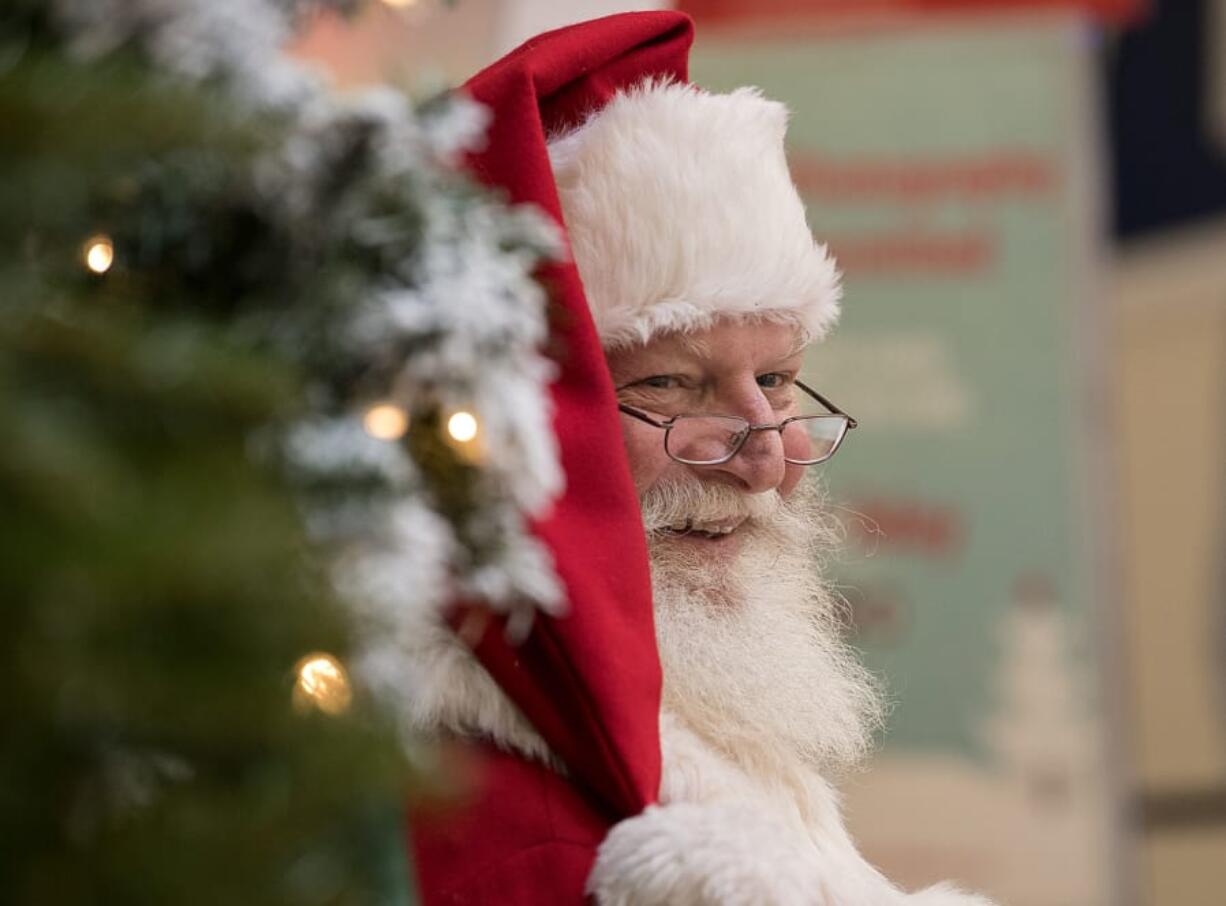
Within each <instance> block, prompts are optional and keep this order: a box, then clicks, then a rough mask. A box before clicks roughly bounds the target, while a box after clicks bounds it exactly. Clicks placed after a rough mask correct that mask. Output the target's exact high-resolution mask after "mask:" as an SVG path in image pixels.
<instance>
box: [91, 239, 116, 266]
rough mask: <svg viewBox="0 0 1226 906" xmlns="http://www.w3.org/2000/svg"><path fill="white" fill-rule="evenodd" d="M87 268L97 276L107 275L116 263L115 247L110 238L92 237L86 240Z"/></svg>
mask: <svg viewBox="0 0 1226 906" xmlns="http://www.w3.org/2000/svg"><path fill="white" fill-rule="evenodd" d="M84 255H85V266H86V267H88V268H89V269H90V270H91V271H93V272H94V273H95V274H105V273H106V272H107V271H109V270H110V269H111V265H112V264H114V263H115V245H114V244H113V243H112V242H111V237H110V236H103V235H98V236H91V237H89V238H88V239H86V240H85V246H84Z"/></svg>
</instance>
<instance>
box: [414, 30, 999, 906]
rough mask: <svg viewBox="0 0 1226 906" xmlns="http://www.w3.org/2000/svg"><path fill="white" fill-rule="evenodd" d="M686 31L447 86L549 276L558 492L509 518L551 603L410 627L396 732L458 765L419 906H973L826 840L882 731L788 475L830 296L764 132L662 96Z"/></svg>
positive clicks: (808, 443)
mask: <svg viewBox="0 0 1226 906" xmlns="http://www.w3.org/2000/svg"><path fill="white" fill-rule="evenodd" d="M690 28H691V26H690V23H689V20H688V19H686V18H685V17H684V16H681V15H678V14H673V13H651V14H627V15H624V16H616V17H612V18H609V19H604V20H597V21H595V22H591V23H585V24H583V25H580V26H576V27H574V28H570V29H564V30H562V31H559V32H554V33H551V34H549V35H544V36H541V37H540V38H537V39H534V40H533V41H531V42H529V43H528V44H526V45H524V47H521V48H520V49H519V50H518V51H516V52H514V53H513V54H511V55H510V56H509V57H507V58H505V59H504V60H502V61H499V63H497V64H495V65H494V66H493V67H491V68H490V69H488V70H486V71H485V72H483V73H482V74H481V75H479V76H477V77H476V78H475V79H474V80H472V81H471V82H470V83H469V86H468V88H469V90H470V91H471V92H472V94H473V95H474V96H475V97H476V98H477V99H478V100H480V101H483V102H484V103H486V104H487V105H488V106H490V107H491V109H492V110H493V112H494V116H495V119H494V123H493V126H492V129H491V133H490V143H489V147H488V148H487V149H486V150H485V151H484V152H483V154H481V155H478V156H476V157H475V158H474V160H473V161H472V165H473V169H474V171H475V172H476V173H477V174H478V176H480V177H481V178H483V179H485V180H486V181H487V182H489V183H491V184H495V185H499V186H501V187H503V188H504V189H506V190H507V191H508V192H509V193H510V195H511V197H512V199H513V200H515V201H531V202H534V203H536V204H539V205H541V206H542V207H544V208H545V209H546V210H547V211H548V212H550V213H551V214H552V215H553V216H554V217H555V218H556V219H557V220H558V222H559V224H561V225H562V226H563V227H564V230H565V233H566V236H567V238H568V241H569V246H570V249H571V252H572V256H573V260H572V261H571V262H569V263H567V264H565V265H559V266H557V267H555V268H553V269H552V270H551V271H550V272H548V273H546V274H544V275H543V277H544V279H545V280H546V282H547V283H548V285H550V286H551V288H552V289H553V293H554V296H555V297H556V299H557V301H558V305H559V312H558V314H557V316H556V317H555V319H554V320H555V328H554V339H555V340H556V344H555V346H556V349H555V351H554V353H555V355H556V357H557V361H558V365H559V378H558V381H557V383H556V385H555V387H554V402H555V405H556V407H557V420H556V425H557V433H558V440H559V443H560V446H561V449H562V455H563V463H564V466H565V467H566V469H567V478H568V487H567V492H566V495H565V496H564V498H563V499H562V500H560V501H559V503H558V506H557V508H556V510H555V511H554V513H552V514H551V515H550V517H549V518H548V519H546V520H544V521H542V523H541V524H540V525H539V527H538V531H539V534H540V536H541V537H542V538H543V539H544V540H545V541H546V543H548V544H549V545H550V547H551V549H552V551H553V553H554V556H555V559H556V562H557V567H558V573H559V576H560V577H561V579H562V580H563V582H564V584H565V585H566V587H567V591H568V597H569V608H568V612H567V614H566V615H565V616H562V617H558V618H542V619H541V620H539V621H538V623H537V625H536V626H535V627H534V629H533V631H532V633H531V635H530V636H529V637H528V639H527V640H526V641H524V642H521V643H517V644H512V643H511V642H509V641H508V640H507V639H506V637H505V635H504V634H502V633H499V632H497V631H496V626H486V627H485V632H484V633H483V635H482V636H481V637H480V638H477V639H469V640H468V641H467V642H461V641H460V638H459V635H460V634H456V633H453V632H451V630H450V629H445V628H442V627H434V628H432V629H429V630H423V633H422V635H421V639H420V643H419V645H418V646H417V648H416V649H415V650H414V651H412V652H411V653H410V654H411V656H412V657H413V658H414V659H415V663H416V664H417V665H418V667H419V673H420V676H421V677H422V681H421V683H420V688H419V689H417V690H416V706H415V707H416V712H415V717H416V719H417V721H418V723H419V725H421V726H422V727H423V728H428V729H430V730H433V731H436V732H442V733H447V734H450V735H451V736H452V737H453V738H457V739H462V740H465V745H467V746H468V747H469V749H470V752H471V753H472V754H473V757H475V758H476V759H477V760H478V761H479V762H480V764H481V767H482V769H481V773H480V778H481V779H480V781H479V783H478V787H477V790H476V791H475V793H474V795H473V797H472V798H471V799H470V800H469V801H467V802H466V803H465V804H464V805H463V806H462V807H461V808H460V809H458V810H456V811H453V812H451V813H448V814H445V815H441V816H440V815H437V814H435V815H430V816H423V815H417V816H414V817H413V819H412V820H411V833H412V835H413V843H414V856H415V864H416V870H417V875H418V878H419V882H420V886H421V892H422V897H423V900H424V902H425V903H427V904H433V903H525V904H526V903H533V904H563V903H578V902H582V901H583V900H584V898H585V897H591V898H594V900H595V901H596V902H597V903H602V904H661V906H663V904H746V906H749V904H789V906H790V904H814V906H819V904H820V906H890V904H899V906H902V904H928V906H972V904H980V906H982V904H984V903H986V901H985V900H983V899H982V898H979V897H976V896H972V895H968V894H964V893H961V892H958V891H957V890H956V889H954V888H952V887H950V886H947V885H940V886H937V887H934V888H929V889H928V890H925V891H922V892H919V893H915V894H908V893H904V892H903V891H901V890H900V889H898V888H897V887H895V886H894V885H893V884H891V883H890V882H889V881H888V880H887V879H886V878H885V877H883V876H882V875H881V874H880V873H879V872H878V871H876V870H875V869H874V868H873V867H872V866H871V865H869V864H868V863H867V862H866V861H865V860H864V859H863V858H862V857H861V855H860V854H859V853H858V851H857V850H856V847H855V846H854V844H853V842H852V840H851V839H850V837H849V836H848V834H847V832H846V830H845V829H844V826H843V822H842V819H841V816H840V811H839V800H838V795H837V793H836V792H835V789H834V787H833V786H832V780H834V779H836V778H837V777H838V776H839V775H840V774H841V773H842V772H843V771H845V770H846V769H847V768H849V767H850V766H853V765H855V764H856V763H857V762H858V761H859V760H860V759H861V758H862V757H863V756H864V754H865V753H866V751H867V749H868V746H869V740H870V737H871V733H872V731H873V730H874V728H876V727H877V726H878V724H879V722H880V717H881V709H880V705H879V698H878V694H877V690H876V687H875V683H874V682H873V679H872V678H871V676H870V675H869V674H868V673H867V672H866V671H865V670H864V668H863V667H862V666H861V665H860V663H859V662H858V660H857V659H856V657H855V656H854V655H853V653H852V651H851V650H850V649H849V648H848V647H847V646H846V644H845V642H844V640H843V638H842V621H841V620H840V618H839V612H838V611H839V607H838V603H837V598H836V597H835V595H833V594H832V592H831V590H830V587H829V586H828V584H827V583H826V582H825V581H824V580H823V578H822V574H821V564H822V561H823V555H824V553H825V552H826V551H827V550H829V549H830V548H831V547H832V546H833V545H834V544H835V543H836V541H837V531H836V529H835V526H834V523H833V522H832V520H831V519H830V518H829V517H828V516H826V515H825V514H824V513H823V509H822V502H821V499H820V494H819V492H818V489H817V484H816V483H815V481H814V480H813V479H814V476H813V471H814V470H812V469H811V467H812V466H814V465H817V464H819V463H822V462H825V461H826V460H828V459H829V458H830V457H831V456H833V455H834V454H835V452H836V451H837V450H838V449H839V448H840V446H841V444H842V443H843V441H844V439H845V437H846V436H847V434H848V432H849V431H850V430H851V429H852V428H854V427H855V425H856V423H855V420H854V419H853V418H851V417H850V416H849V415H847V414H846V413H844V412H843V411H842V410H840V409H839V408H838V406H837V405H836V404H835V403H833V402H831V401H830V400H828V399H826V398H825V397H824V396H822V395H821V394H820V393H819V392H818V391H817V390H815V389H814V388H812V387H809V386H807V385H806V384H804V383H803V382H802V381H801V380H800V377H799V374H800V371H801V366H802V362H803V357H804V352H805V349H806V347H807V346H808V345H809V344H811V343H814V342H817V341H818V340H820V339H821V338H822V337H823V336H824V335H825V334H826V332H827V331H828V330H829V328H830V327H831V325H832V324H833V323H834V321H835V319H836V317H837V314H838V305H839V275H838V271H837V269H836V266H835V263H834V261H833V260H832V259H831V258H830V256H829V255H828V254H827V252H826V249H825V248H824V247H823V246H822V245H820V244H819V243H817V242H815V241H814V239H813V237H812V236H811V234H810V232H809V229H808V227H807V225H806V222H805V212H804V208H803V205H802V203H801V200H800V198H799V196H798V195H797V192H796V189H795V187H794V186H793V183H792V181H791V178H790V176H789V174H788V169H787V163H786V160H785V155H784V144H783V141H784V132H785V128H786V122H787V112H786V110H785V109H784V108H783V107H782V106H781V105H780V104H778V103H775V102H773V101H770V100H767V99H765V98H763V97H762V96H761V95H760V94H759V93H758V92H756V91H755V90H753V89H741V90H739V91H735V92H733V93H731V94H726V95H725V94H712V93H708V92H705V91H702V90H700V89H699V88H697V87H694V86H693V85H690V84H688V82H687V81H686V72H685V58H686V53H687V51H688V47H689V42H690V37H691V32H690ZM474 612H479V611H477V610H474V609H473V608H458V610H457V613H456V615H455V618H454V621H453V624H452V625H454V626H460V625H468V626H470V627H471V626H472V625H474V624H473V622H472V620H471V619H470V617H471V614H472V613H474Z"/></svg>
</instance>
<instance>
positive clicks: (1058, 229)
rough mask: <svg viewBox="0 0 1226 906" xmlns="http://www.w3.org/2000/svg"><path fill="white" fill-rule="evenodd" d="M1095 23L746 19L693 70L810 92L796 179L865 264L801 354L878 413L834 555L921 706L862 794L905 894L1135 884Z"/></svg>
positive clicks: (896, 676) (867, 838)
mask: <svg viewBox="0 0 1226 906" xmlns="http://www.w3.org/2000/svg"><path fill="white" fill-rule="evenodd" d="M1091 38H1092V35H1091V33H1090V32H1089V30H1088V29H1087V28H1086V27H1085V23H1084V19H1082V18H1081V17H1080V16H1079V15H1077V14H1074V13H1068V12H1067V11H1054V12H1045V13H1042V14H1039V15H1037V16H1029V17H1025V18H1018V17H1016V16H1011V17H1010V19H1009V21H1007V22H1000V21H981V20H973V21H957V22H951V21H942V22H938V23H936V24H932V25H925V26H917V25H912V26H909V27H907V28H906V29H897V28H883V29H879V30H872V31H854V32H840V33H837V34H833V35H825V36H823V35H820V34H816V35H801V36H797V35H796V34H795V33H794V32H790V33H780V34H778V35H777V36H775V37H772V36H770V35H768V34H764V33H756V34H755V35H754V36H752V37H739V36H737V35H736V34H735V33H734V32H732V31H730V30H729V31H721V32H720V38H719V40H716V41H713V40H711V39H710V36H708V39H707V40H705V41H703V42H700V43H699V44H698V45H696V49H695V57H694V59H693V66H692V72H693V76H694V77H695V79H696V80H697V81H698V82H700V83H701V84H703V85H706V86H709V87H712V88H715V89H725V90H726V89H731V88H732V87H734V86H738V85H744V84H755V85H758V86H760V87H761V88H762V90H763V92H764V93H765V94H766V95H767V96H768V97H771V98H777V99H779V100H782V101H783V102H785V103H786V104H787V105H788V107H789V108H790V109H791V111H792V121H791V126H790V129H789V154H790V156H791V159H792V169H793V174H794V176H795V178H796V181H797V183H798V185H799V187H800V189H801V192H802V194H803V195H804V196H805V198H806V201H807V203H808V205H809V215H810V221H811V224H812V226H813V229H814V233H815V234H816V235H817V236H819V237H821V238H822V239H823V241H826V242H828V243H829V244H830V246H831V249H832V251H833V253H834V255H835V257H836V258H837V259H838V260H839V262H840V264H841V265H842V267H843V269H844V271H845V289H846V300H845V314H844V317H843V320H842V323H841V324H840V327H839V329H838V330H837V331H836V332H835V335H834V337H833V338H832V339H830V340H829V341H827V342H826V343H823V344H821V345H820V346H817V347H815V348H814V349H813V350H812V352H811V354H810V360H809V362H808V364H807V371H808V374H809V376H810V378H811V379H812V380H813V381H814V382H815V383H816V386H817V387H818V388H819V389H820V390H821V392H822V393H824V394H826V395H828V396H829V397H830V398H831V399H834V400H837V401H838V403H839V405H840V406H842V407H844V408H846V409H847V411H849V412H851V413H852V414H853V415H855V416H856V417H857V418H859V419H861V428H860V429H859V430H857V431H856V432H855V435H854V437H853V438H852V439H851V447H852V449H850V450H849V451H848V452H849V453H850V455H848V456H846V457H845V458H843V459H841V460H840V461H838V462H837V463H836V462H832V463H831V465H830V467H829V469H828V471H827V474H826V477H827V479H828V482H829V484H830V486H831V496H832V498H833V499H834V500H835V501H836V503H837V504H839V505H843V506H846V507H847V510H846V511H845V513H844V515H845V521H846V524H847V525H848V528H849V535H850V540H851V542H852V544H851V546H850V549H851V551H852V552H853V553H852V555H851V556H850V557H849V559H848V561H847V562H845V563H843V564H841V565H840V567H839V568H838V570H837V573H838V579H839V580H840V583H841V587H842V590H843V592H844V594H845V595H846V596H847V597H848V599H849V601H850V603H851V604H852V607H853V609H854V616H855V623H856V626H857V629H858V632H859V638H860V640H861V642H862V645H863V647H864V649H865V651H866V654H867V656H868V658H869V661H870V663H871V665H872V666H874V667H875V668H877V669H878V670H879V671H880V672H882V673H883V674H885V676H886V677H887V680H888V684H889V688H890V690H891V692H892V694H893V695H894V697H895V700H896V701H897V703H898V707H897V709H896V711H895V713H894V714H893V715H892V716H891V719H890V722H889V730H888V733H887V734H886V736H885V740H884V745H883V748H882V750H881V753H880V755H879V756H878V757H877V759H876V761H875V763H874V764H873V765H872V766H871V768H870V769H869V771H868V773H867V774H866V775H864V776H863V777H856V778H853V779H852V780H851V782H850V783H849V784H848V785H847V792H848V796H849V800H848V814H849V817H850V820H851V822H852V825H853V831H854V832H855V834H856V836H857V838H858V839H859V840H860V841H861V844H862V846H863V847H864V849H865V851H866V853H867V854H868V856H869V857H870V859H871V860H872V861H874V862H875V863H877V864H879V865H880V866H881V867H882V868H883V869H884V871H885V872H886V874H887V875H889V876H890V877H893V878H897V879H899V880H900V881H902V882H903V883H904V884H906V885H907V886H909V887H918V886H921V885H925V884H929V883H933V882H935V881H938V880H940V879H941V878H945V877H953V878H956V879H958V880H959V881H962V882H964V883H965V884H966V885H967V886H969V887H970V888H972V889H975V890H981V891H984V892H985V893H988V894H990V895H992V896H994V897H995V898H998V899H999V900H1000V902H1002V903H1008V904H1011V906H1067V904H1078V906H1099V904H1101V906H1108V904H1110V906H1116V904H1119V903H1120V902H1121V899H1120V896H1119V894H1118V891H1117V890H1116V887H1117V885H1116V883H1115V879H1114V877H1113V874H1112V865H1113V860H1112V856H1113V852H1114V850H1115V840H1114V838H1113V836H1112V829H1113V828H1114V827H1115V826H1116V824H1115V822H1114V821H1113V820H1112V819H1113V811H1114V810H1115V809H1116V808H1117V807H1118V805H1119V803H1120V802H1121V797H1120V794H1119V791H1118V786H1116V785H1115V784H1113V782H1112V781H1113V777H1114V775H1115V772H1114V770H1113V765H1112V762H1111V760H1110V759H1109V758H1108V757H1107V753H1108V752H1109V751H1110V749H1111V746H1110V744H1109V743H1108V740H1107V730H1108V729H1109V728H1108V727H1106V726H1105V725H1104V721H1103V718H1102V714H1103V713H1104V712H1103V709H1102V707H1101V698H1100V696H1101V690H1102V688H1103V683H1102V679H1103V677H1102V670H1101V667H1102V665H1103V664H1104V662H1103V661H1102V660H1101V657H1102V655H1103V646H1102V644H1101V643H1102V640H1104V639H1112V638H1116V637H1117V636H1118V632H1117V631H1116V627H1114V626H1104V624H1103V620H1104V619H1105V617H1104V615H1103V613H1102V612H1101V611H1100V609H1099V608H1098V605H1099V604H1100V603H1102V595H1103V593H1104V589H1103V587H1102V584H1101V582H1100V580H1101V578H1102V574H1101V569H1100V568H1101V567H1102V565H1103V561H1102V556H1101V554H1102V551H1103V544H1102V539H1103V537H1104V535H1103V525H1102V524H1101V521H1100V520H1099V518H1098V514H1099V511H1098V510H1097V509H1096V507H1097V505H1098V504H1100V503H1101V502H1102V498H1103V496H1104V493H1103V492H1105V491H1106V488H1105V487H1104V486H1103V485H1102V484H1101V482H1099V481H1098V480H1097V479H1096V476H1101V475H1102V472H1101V470H1100V469H1098V468H1097V466H1096V465H1095V464H1097V463H1101V462H1102V461H1103V457H1102V452H1103V449H1104V448H1105V447H1106V443H1107V442H1106V439H1105V438H1104V437H1103V435H1102V431H1101V428H1102V422H1101V420H1100V419H1097V418H1095V416H1094V413H1095V412H1096V411H1097V412H1101V410H1102V408H1103V405H1102V404H1103V399H1102V397H1101V395H1100V396H1097V397H1096V396H1095V392H1096V391H1098V390H1100V389H1101V377H1102V375H1101V361H1102V359H1101V355H1100V354H1099V353H1100V345H1101V339H1102V337H1103V335H1104V327H1105V320H1106V314H1105V310H1104V308H1103V306H1102V305H1101V304H1100V302H1101V300H1100V299H1099V298H1098V296H1097V294H1096V292H1095V287H1096V286H1097V285H1098V284H1099V283H1100V277H1101V267H1102V255H1101V254H1100V249H1099V246H1098V242H1099V237H1100V236H1101V235H1102V232H1103V230H1102V221H1103V218H1102V217H1100V213H1099V212H1100V205H1099V199H1098V195H1097V192H1096V189H1097V185H1096V183H1095V181H1094V178H1093V173H1094V170H1093V166H1094V164H1095V162H1096V161H1097V159H1098V155H1097V150H1098V148H1097V144H1096V142H1097V140H1098V137H1099V134H1098V132H1097V131H1096V130H1095V128H1094V126H1095V124H1096V123H1097V119H1096V108H1095V98H1094V93H1093V91H1092V87H1093V76H1094V70H1093V66H1092V62H1093V61H1092V57H1091V54H1090V50H1091V48H1092V42H1091ZM1110 619H1112V620H1118V614H1114V613H1113V614H1112V615H1111V617H1110ZM1037 866H1042V868H1041V870H1037Z"/></svg>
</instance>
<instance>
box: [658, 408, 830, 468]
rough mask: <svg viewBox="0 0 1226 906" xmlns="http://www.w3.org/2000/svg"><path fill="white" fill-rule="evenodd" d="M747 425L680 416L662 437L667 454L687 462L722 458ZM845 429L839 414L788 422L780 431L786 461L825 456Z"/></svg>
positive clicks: (816, 459)
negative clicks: (665, 435) (664, 437)
mask: <svg viewBox="0 0 1226 906" xmlns="http://www.w3.org/2000/svg"><path fill="white" fill-rule="evenodd" d="M748 430H749V428H748V426H747V425H746V423H745V421H744V420H743V419H740V418H734V417H732V416H721V415H695V416H682V417H680V418H678V419H676V420H675V421H674V422H673V425H672V428H671V429H670V430H669V432H668V435H667V437H666V446H667V452H668V455H669V456H671V457H672V458H673V459H676V460H679V461H681V462H684V463H689V464H690V465H708V464H712V463H719V462H724V461H726V460H727V459H728V458H729V457H730V456H731V455H732V454H733V453H734V452H735V451H736V449H737V448H738V447H739V446H740V445H741V443H742V441H743V439H744V435H745V434H746V433H747V432H748ZM846 430H847V419H846V418H845V417H844V416H842V415H816V416H810V417H806V418H797V419H793V420H792V421H789V422H788V424H787V425H786V426H785V427H784V429H783V431H782V437H783V449H784V456H785V458H786V459H787V461H788V462H793V463H799V464H809V463H816V462H821V461H822V460H824V459H826V458H828V457H829V456H830V455H831V454H832V453H833V452H834V450H835V448H836V447H837V446H838V444H839V441H840V440H842V438H843V434H844V433H845V432H846Z"/></svg>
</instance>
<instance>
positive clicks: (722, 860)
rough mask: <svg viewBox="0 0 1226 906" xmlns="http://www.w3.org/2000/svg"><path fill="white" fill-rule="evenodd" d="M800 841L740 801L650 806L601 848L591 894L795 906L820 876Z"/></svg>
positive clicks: (640, 903)
mask: <svg viewBox="0 0 1226 906" xmlns="http://www.w3.org/2000/svg"><path fill="white" fill-rule="evenodd" d="M798 843H799V841H798V839H797V838H796V837H795V835H794V834H789V833H787V831H786V829H785V828H784V827H783V826H782V825H780V824H779V823H778V822H776V821H774V820H772V819H771V818H770V816H769V815H768V814H766V813H764V812H763V811H762V810H761V809H757V808H754V807H750V806H745V805H741V804H738V803H711V804H702V805H699V804H693V803H685V802H680V803H674V804H672V805H664V806H650V807H649V808H647V809H646V810H645V811H644V812H643V813H642V814H641V815H638V816H636V817H634V818H628V819H626V820H625V821H622V822H621V823H619V824H617V825H616V826H615V827H614V828H613V830H612V831H610V833H609V836H608V837H607V838H606V839H605V841H604V843H603V844H602V845H601V847H600V851H599V853H598V854H597V857H596V866H595V868H593V869H592V874H591V876H590V877H589V878H588V883H587V887H588V893H589V894H592V895H593V896H594V897H595V898H596V902H597V903H599V904H601V906H792V904H801V903H814V902H818V900H817V899H816V896H815V894H816V891H817V889H818V884H819V879H817V878H815V877H813V875H812V873H811V872H810V871H809V870H807V869H808V866H807V865H806V863H807V862H808V861H810V860H808V859H806V857H805V854H804V853H803V852H802V850H801V847H800V846H799V845H798Z"/></svg>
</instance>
